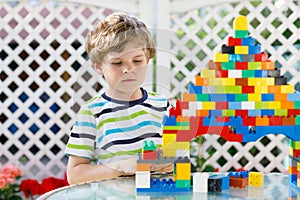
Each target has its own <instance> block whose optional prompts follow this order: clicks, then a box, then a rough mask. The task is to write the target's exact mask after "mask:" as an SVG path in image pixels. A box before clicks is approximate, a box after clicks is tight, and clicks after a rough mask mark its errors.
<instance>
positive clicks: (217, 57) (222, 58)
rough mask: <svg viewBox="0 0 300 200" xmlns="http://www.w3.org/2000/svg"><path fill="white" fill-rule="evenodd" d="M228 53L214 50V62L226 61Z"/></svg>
mask: <svg viewBox="0 0 300 200" xmlns="http://www.w3.org/2000/svg"><path fill="white" fill-rule="evenodd" d="M228 61H229V58H228V54H221V53H220V52H216V53H215V56H214V62H228Z"/></svg>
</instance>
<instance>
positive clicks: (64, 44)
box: [0, 1, 112, 179]
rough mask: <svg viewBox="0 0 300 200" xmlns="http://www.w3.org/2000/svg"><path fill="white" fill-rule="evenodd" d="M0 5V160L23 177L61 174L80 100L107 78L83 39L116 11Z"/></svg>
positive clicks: (49, 3)
mask: <svg viewBox="0 0 300 200" xmlns="http://www.w3.org/2000/svg"><path fill="white" fill-rule="evenodd" d="M41 2H42V3H37V1H22V2H17V1H14V2H12V1H10V2H3V1H2V2H1V3H0V24H1V26H0V71H1V85H0V88H1V91H0V93H1V99H0V101H1V102H0V103H1V104H0V105H1V115H0V120H1V133H0V144H1V154H0V163H1V164H4V163H10V164H18V165H20V167H21V168H22V170H23V171H24V173H25V177H31V178H32V177H35V178H37V179H42V178H44V177H47V176H50V175H52V176H60V177H62V176H63V173H64V172H65V169H66V161H67V159H66V157H65V155H64V149H65V145H66V142H67V140H68V135H69V132H70V128H71V126H72V123H73V120H72V119H73V117H74V116H75V113H76V112H77V111H78V109H79V105H80V104H81V103H82V102H83V101H85V100H88V99H90V98H91V97H92V96H94V95H95V94H96V93H97V92H98V91H99V92H102V88H103V87H104V86H105V81H104V80H102V79H101V78H98V76H97V75H95V71H94V70H93V68H92V67H91V65H90V63H89V61H87V55H86V53H85V48H84V44H85V36H86V34H87V33H88V31H89V30H90V29H91V28H92V26H93V24H94V23H95V21H96V20H97V18H98V17H104V16H107V15H108V14H110V13H111V12H112V10H109V9H104V8H99V7H96V6H92V5H82V4H78V3H65V2H63V1H61V2H57V1H47V2H45V1H41Z"/></svg>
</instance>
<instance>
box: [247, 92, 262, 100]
mask: <svg viewBox="0 0 300 200" xmlns="http://www.w3.org/2000/svg"><path fill="white" fill-rule="evenodd" d="M248 101H261V94H254V93H253V94H252V93H251V94H248Z"/></svg>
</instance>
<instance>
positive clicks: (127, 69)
mask: <svg viewBox="0 0 300 200" xmlns="http://www.w3.org/2000/svg"><path fill="white" fill-rule="evenodd" d="M128 72H134V66H133V65H131V64H126V65H125V66H124V69H123V73H128Z"/></svg>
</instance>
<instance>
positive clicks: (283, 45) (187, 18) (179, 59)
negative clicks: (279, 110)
mask: <svg viewBox="0 0 300 200" xmlns="http://www.w3.org/2000/svg"><path fill="white" fill-rule="evenodd" d="M175 3H176V1H174V4H175ZM174 6H175V5H174ZM177 6H178V5H177ZM299 13H300V5H299V1H291V0H286V1H237V2H235V3H219V4H217V5H213V6H208V7H203V8H199V9H195V10H191V11H188V12H182V13H173V14H172V16H171V22H172V31H174V32H175V33H176V34H173V35H172V41H171V44H172V50H171V51H172V52H174V55H173V56H172V57H171V67H172V77H171V84H172V93H173V94H177V97H180V94H181V92H183V91H186V90H187V89H186V88H187V85H188V84H189V83H190V82H193V80H194V79H193V78H194V76H195V75H197V74H198V73H199V71H200V69H201V68H203V67H205V66H206V63H207V62H208V61H209V60H211V59H213V55H214V54H215V52H216V51H219V49H220V47H221V45H222V44H224V43H226V41H227V37H228V36H229V35H233V29H232V22H233V19H234V18H235V17H236V16H238V15H240V14H243V15H246V16H247V18H248V21H249V23H250V24H249V31H250V35H252V36H253V37H254V38H256V40H257V43H259V44H261V46H262V50H263V51H266V52H268V54H269V55H270V59H271V60H273V61H275V65H276V67H277V68H280V69H281V73H282V75H284V76H286V77H288V80H289V83H291V84H294V85H295V88H296V89H297V90H300V78H299V77H300V31H299V27H300V14H299ZM205 139H206V142H205V143H204V145H203V148H202V149H201V151H202V152H201V154H202V156H203V157H204V158H208V156H209V152H211V151H215V153H214V154H213V156H212V157H211V158H210V159H209V160H208V161H207V162H206V164H211V165H213V166H214V167H216V168H219V169H220V171H228V170H233V169H237V168H240V167H243V166H244V167H245V168H246V169H250V170H251V169H256V170H259V171H263V172H267V171H268V172H269V171H280V172H284V171H286V166H287V165H286V163H285V161H286V159H287V157H288V154H289V149H288V144H286V143H287V139H286V138H285V137H284V136H282V135H269V136H267V137H265V138H262V139H261V140H260V141H258V142H254V143H248V144H244V145H243V144H241V143H230V142H225V141H222V139H220V138H219V137H217V136H205Z"/></svg>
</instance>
